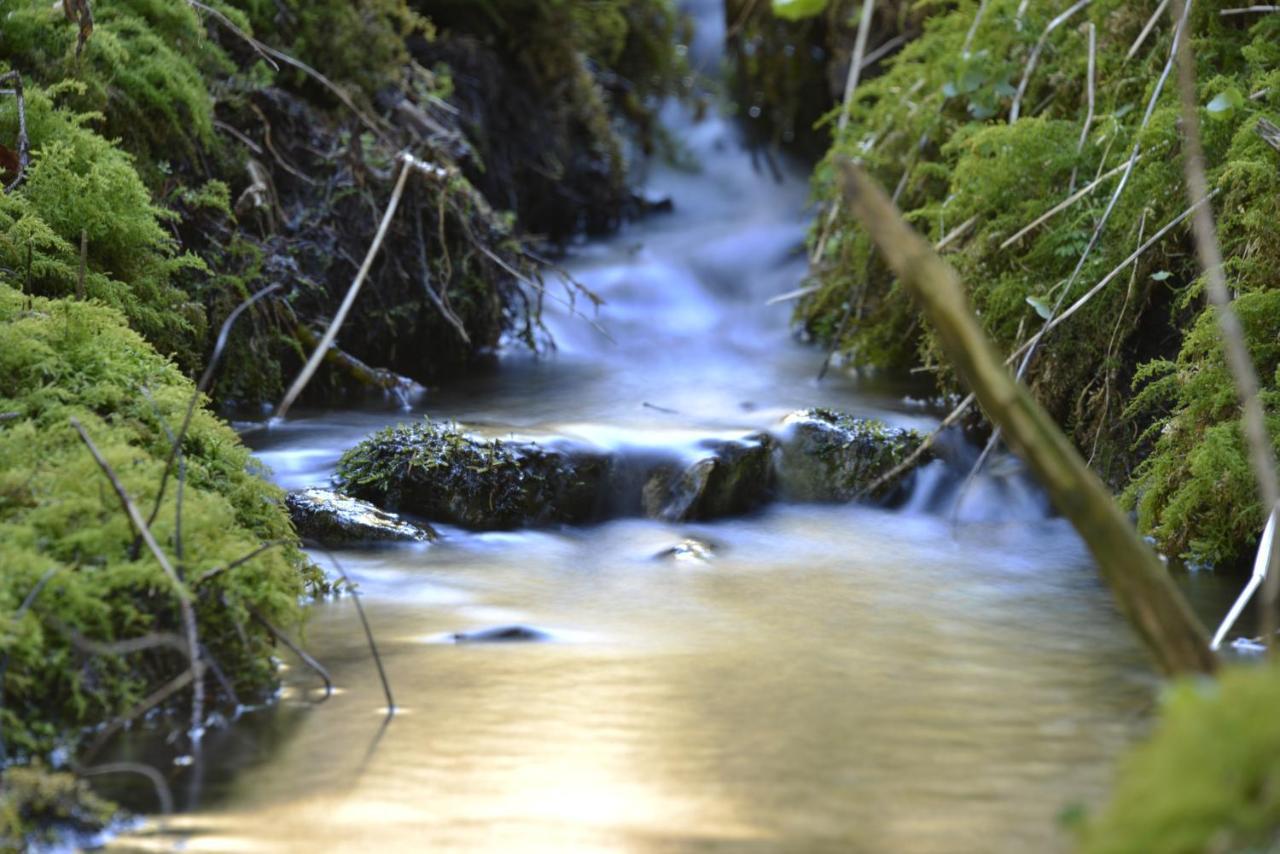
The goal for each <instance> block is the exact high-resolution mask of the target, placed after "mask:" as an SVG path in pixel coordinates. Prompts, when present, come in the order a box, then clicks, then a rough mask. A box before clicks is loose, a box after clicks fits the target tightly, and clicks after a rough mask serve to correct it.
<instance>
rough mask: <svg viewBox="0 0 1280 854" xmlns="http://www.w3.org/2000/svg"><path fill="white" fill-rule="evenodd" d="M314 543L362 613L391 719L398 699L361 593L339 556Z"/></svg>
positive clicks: (361, 616)
mask: <svg viewBox="0 0 1280 854" xmlns="http://www.w3.org/2000/svg"><path fill="white" fill-rule="evenodd" d="M314 545H316V546H318V547H319V548H320V550H321V551H323V552H324V553H325V554H326V555H327V556H328V558H329V560H330V561H331V562H332V563H333V568H334V569H336V570H337V571H338V576H339V577H340V578H341V579H342V581H343V583H344V584H346V585H347V590H349V591H351V598H352V600H354V601H355V603H356V613H357V614H359V615H360V625H362V626H364V636H365V638H366V639H368V641H369V651H370V652H371V653H373V663H374V664H376V665H377V666H378V678H379V679H381V680H382V692H383V693H384V694H385V695H386V697H387V718H388V719H390V718H392V717H394V716H395V713H396V701H395V698H394V697H392V696H391V683H390V682H389V681H387V671H386V670H385V669H384V668H383V667H382V656H381V655H380V654H379V653H378V644H377V642H376V641H374V639H373V629H372V628H370V627H369V618H368V617H366V616H365V613H364V606H363V605H361V604H360V593H359V592H358V591H357V590H356V587H355V585H354V584H352V583H351V579H350V578H348V577H347V571H346V570H345V569H343V568H342V564H341V563H339V562H338V558H337V557H335V556H334V554H333V552H331V551H329V550H328V549H326V548H325V547H324V546H322V545H320V544H319V543H315V544H314Z"/></svg>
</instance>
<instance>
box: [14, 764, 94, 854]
mask: <svg viewBox="0 0 1280 854" xmlns="http://www.w3.org/2000/svg"><path fill="white" fill-rule="evenodd" d="M115 812H116V811H115V807H114V806H112V805H111V804H109V803H107V802H106V801H104V800H102V799H101V798H99V797H97V796H96V795H94V794H93V792H92V791H90V790H89V787H88V785H87V784H86V783H85V782H84V781H83V780H80V779H77V778H76V777H75V775H73V774H68V773H65V772H53V771H47V770H45V769H43V768H41V767H38V766H33V767H26V768H17V767H14V768H6V769H5V770H4V771H0V849H3V850H5V851H26V850H29V849H37V850H39V849H44V848H46V847H53V846H68V845H74V846H75V847H77V848H79V847H80V846H81V845H84V846H85V847H89V845H90V844H92V843H93V842H94V840H95V838H97V837H99V836H100V835H101V834H102V832H103V831H104V830H106V828H107V825H108V824H109V823H110V822H111V820H112V819H113V818H114V816H115Z"/></svg>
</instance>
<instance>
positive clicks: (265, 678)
mask: <svg viewBox="0 0 1280 854" xmlns="http://www.w3.org/2000/svg"><path fill="white" fill-rule="evenodd" d="M193 391H194V389H193V387H192V384H191V383H190V382H189V381H188V380H186V379H185V378H183V376H182V375H181V373H180V372H179V371H178V370H177V368H176V367H175V366H174V365H173V363H172V362H170V361H168V360H167V359H165V358H164V357H162V356H160V355H158V354H157V353H156V352H155V351H154V350H153V349H151V348H150V347H149V346H148V345H147V344H146V343H145V342H144V341H143V340H142V338H141V337H140V336H139V335H138V334H137V333H135V332H133V331H131V330H129V329H128V328H127V327H126V326H125V324H124V320H123V318H122V317H121V315H120V314H119V313H118V312H116V311H114V310H112V309H109V308H106V307H104V306H102V305H101V304H98V303H88V302H83V303H82V302H77V301H74V300H66V299H61V300H48V299H44V298H40V297H29V296H25V295H23V294H22V293H20V292H19V291H17V290H16V289H14V288H12V287H11V286H9V285H5V284H0V416H2V417H0V567H3V572H0V658H2V659H3V660H4V661H5V662H6V663H7V667H6V668H5V669H4V682H3V697H2V699H3V707H2V708H0V733H2V734H3V737H4V746H5V747H6V749H7V752H8V756H9V757H10V758H13V757H14V756H23V755H26V756H30V755H36V754H40V753H43V752H45V751H48V750H50V749H51V748H52V747H54V746H55V745H57V744H62V745H65V746H69V747H72V748H74V747H75V745H76V744H77V742H78V739H79V737H80V733H81V732H82V728H84V727H89V726H93V725H96V724H101V723H103V722H105V721H108V720H110V719H111V718H113V717H114V716H116V715H119V714H122V713H124V712H125V711H126V710H127V709H129V708H130V707H131V706H133V705H134V704H135V703H137V702H138V701H139V700H140V699H142V698H143V697H144V696H146V695H147V694H149V693H151V692H152V691H154V690H155V689H156V688H158V687H160V685H162V684H163V683H164V682H165V681H167V680H169V679H172V678H173V677H175V676H176V675H178V674H180V673H182V672H183V671H184V670H185V669H186V666H187V665H186V662H185V659H184V657H183V656H181V655H179V654H177V653H176V652H174V651H172V650H169V649H167V648H157V649H150V650H146V651H142V652H138V653H132V654H126V655H99V654H94V653H91V652H88V651H86V649H85V648H84V647H83V646H80V647H78V646H77V645H76V644H75V643H73V638H74V637H76V636H81V637H83V638H85V639H87V640H89V641H91V642H101V643H112V642H115V641H120V640H129V639H134V638H138V637H141V636H143V635H147V634H149V633H156V632H169V633H174V632H178V631H180V628H181V622H180V616H179V608H178V598H177V595H176V594H177V591H175V590H174V588H173V585H172V584H171V583H170V582H169V580H168V579H167V577H166V576H165V574H164V573H163V572H162V570H161V568H160V566H159V565H158V564H157V562H156V560H155V559H154V558H153V557H152V556H151V555H150V553H149V552H148V551H147V550H146V549H145V548H144V549H138V543H137V534H136V531H135V530H134V529H133V526H132V524H131V523H130V521H129V519H128V517H127V516H126V515H125V513H124V512H123V510H122V508H121V505H120V501H119V499H118V498H117V496H116V494H115V492H114V490H113V488H112V485H111V483H110V482H109V481H108V480H107V479H106V478H105V477H104V475H103V473H102V472H101V471H100V470H99V468H98V466H97V464H96V463H95V462H94V459H93V457H92V456H91V455H90V453H89V451H88V450H87V448H86V447H85V445H84V444H83V443H82V442H81V440H80V438H79V436H78V434H77V432H76V431H75V430H74V429H73V427H72V424H71V419H72V418H73V417H74V418H76V419H77V420H78V421H79V422H80V423H81V424H83V426H84V428H85V430H86V431H87V433H88V434H89V436H90V437H91V438H92V440H93V442H94V443H95V445H96V446H97V447H98V449H99V450H100V451H101V453H102V455H103V456H104V457H105V458H106V460H107V462H108V463H109V464H110V466H111V467H112V469H113V470H114V472H115V474H116V475H117V476H118V478H119V480H120V482H121V483H122V484H123V486H124V488H125V489H126V490H127V491H128V493H129V495H130V496H131V497H132V499H133V501H134V502H135V503H136V505H137V506H138V507H139V508H140V510H141V512H143V513H144V514H146V515H150V513H151V510H152V508H153V507H154V506H155V504H156V499H157V494H158V489H159V486H160V483H161V480H162V476H163V472H164V469H165V463H166V459H167V457H168V455H169V451H170V446H171V445H170V440H169V438H168V437H169V431H176V430H178V429H179V425H180V424H181V422H182V419H183V415H184V413H185V411H186V407H187V403H188V400H189V399H190V397H191V395H192V393H193ZM181 460H182V466H181V472H182V477H181V488H179V483H178V479H177V478H176V477H171V478H170V481H169V484H168V488H167V490H166V492H165V495H164V498H163V500H162V501H161V502H160V503H159V508H158V511H157V512H156V514H155V519H154V522H153V524H152V531H153V533H154V535H155V537H156V539H157V541H158V542H159V543H160V544H161V546H162V547H163V548H165V549H166V550H167V551H168V553H169V554H170V556H171V558H172V560H173V562H174V563H175V565H176V566H177V567H178V568H179V571H181V572H183V573H184V575H185V578H186V587H187V589H188V590H190V591H191V593H192V595H193V597H194V602H195V606H196V614H197V619H198V623H199V633H200V639H201V643H202V644H203V646H204V647H205V649H206V650H207V652H208V655H209V656H210V658H212V659H213V660H216V661H217V663H218V664H219V665H220V669H221V670H222V672H223V673H225V674H226V675H227V676H228V678H229V679H230V681H231V683H232V684H233V685H234V687H235V691H236V692H237V693H238V694H239V696H240V698H241V699H247V698H252V697H263V696H266V695H268V694H269V692H270V691H271V689H272V687H273V686H274V684H275V667H274V665H273V664H272V662H271V652H272V642H271V639H270V637H269V635H267V633H266V632H265V631H264V630H263V629H261V628H260V627H258V626H257V625H256V624H255V623H254V622H253V620H252V619H251V618H250V609H256V610H257V611H258V612H260V613H262V614H263V615H265V616H266V617H267V618H268V619H270V620H271V621H273V622H275V623H276V624H277V625H291V624H295V623H296V622H297V621H298V619H299V616H300V610H299V600H300V597H301V596H302V595H303V593H304V591H305V580H306V578H307V572H309V571H310V570H305V569H304V567H305V566H306V564H305V562H304V560H303V559H302V557H301V555H300V554H299V552H298V551H297V549H296V546H295V543H296V538H295V536H294V534H293V530H292V527H291V526H290V523H289V519H288V515H287V514H286V512H285V509H284V507H283V501H282V496H281V494H280V492H279V490H277V489H276V488H275V487H273V486H271V485H270V484H268V483H267V482H266V481H265V480H264V479H262V477H261V476H260V473H259V472H258V471H257V470H256V469H255V467H254V465H253V464H252V462H251V459H250V457H249V452H248V450H247V449H246V448H245V447H244V446H243V445H242V444H241V443H240V442H239V440H238V439H237V438H236V436H235V434H234V433H233V432H232V431H231V430H230V428H228V427H227V426H226V425H225V424H223V423H221V422H220V421H218V420H217V419H216V418H215V417H214V416H213V415H211V414H210V413H209V412H208V410H207V409H205V408H204V406H199V407H197V409H196V411H195V413H194V417H193V418H192V421H191V426H190V429H189V430H188V432H187V434H186V438H185V440H184V442H183V445H182V457H181ZM174 474H175V475H176V474H177V472H176V471H175V472H174ZM179 496H180V498H179ZM179 500H180V501H181V518H179ZM268 542H279V543H280V544H281V545H280V547H277V548H273V549H268V550H266V551H263V552H262V553H260V554H258V555H256V556H254V557H252V558H251V559H249V560H247V561H245V562H244V563H243V564H240V565H238V566H236V567H235V568H234V569H231V570H228V571H224V572H220V573H216V574H213V575H211V576H209V577H207V578H202V576H204V575H205V574H206V573H209V572H210V571H211V570H215V569H217V568H218V567H225V566H226V565H228V564H229V563H231V562H233V561H236V560H238V559H240V558H243V557H245V556H247V555H249V554H250V553H252V552H254V551H255V550H256V549H258V548H260V547H261V546H262V545H263V544H264V543H268ZM209 692H210V696H211V697H220V695H219V694H217V688H216V686H215V685H214V683H212V682H211V683H210V685H209ZM226 699H227V698H225V697H221V698H220V700H219V702H226Z"/></svg>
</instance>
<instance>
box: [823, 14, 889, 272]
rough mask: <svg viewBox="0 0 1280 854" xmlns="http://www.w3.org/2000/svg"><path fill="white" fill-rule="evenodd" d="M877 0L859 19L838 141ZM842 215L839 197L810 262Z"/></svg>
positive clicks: (839, 122) (846, 119)
mask: <svg viewBox="0 0 1280 854" xmlns="http://www.w3.org/2000/svg"><path fill="white" fill-rule="evenodd" d="M875 6H876V4H875V0H863V3H862V16H861V17H860V18H859V19H858V34H857V36H855V37H854V42H853V57H852V59H850V60H849V76H848V77H846V78H845V81H844V98H842V99H841V102H840V118H839V119H838V120H837V121H836V137H835V138H836V141H839V140H841V139H843V138H844V133H845V130H846V129H847V128H848V127H849V112H850V111H851V110H852V108H853V93H854V92H855V91H857V89H858V79H859V76H860V75H861V74H862V56H863V54H864V53H865V52H866V49H867V36H868V35H869V34H870V33H871V16H872V15H873V14H874V13H875ZM839 215H840V200H839V199H837V200H836V202H835V204H833V205H832V206H831V209H830V210H828V211H827V219H826V221H825V222H824V223H823V224H822V233H821V235H819V237H818V241H817V243H815V244H814V248H813V255H811V256H810V258H809V261H810V263H815V262H816V261H817V260H818V259H819V258H821V257H822V253H823V250H825V249H826V246H827V238H828V237H829V236H830V235H831V229H832V227H833V226H834V225H835V222H836V217H837V216H839Z"/></svg>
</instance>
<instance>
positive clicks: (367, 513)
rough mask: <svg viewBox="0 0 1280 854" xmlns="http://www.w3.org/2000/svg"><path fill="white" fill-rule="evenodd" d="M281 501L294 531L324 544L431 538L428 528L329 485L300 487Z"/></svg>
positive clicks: (432, 537)
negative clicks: (291, 519)
mask: <svg viewBox="0 0 1280 854" xmlns="http://www.w3.org/2000/svg"><path fill="white" fill-rule="evenodd" d="M285 505H286V506H287V507H288V508H289V515H290V516H291V517H292V518H293V524H294V527H295V528H297V530H298V535H299V536H300V537H303V538H304V539H310V540H317V541H319V542H320V543H323V544H324V545H346V544H349V543H361V542H413V543H422V542H433V541H435V540H436V539H437V534H436V532H435V531H433V530H431V529H430V528H424V527H419V526H417V525H411V524H409V523H408V522H405V521H403V520H402V519H400V517H398V516H396V515H394V514H392V513H387V512H386V511H384V510H380V509H378V508H377V507H375V506H374V505H372V504H370V503H369V502H368V501H361V500H360V499H358V498H352V497H350V496H348V495H343V494H342V493H340V492H334V491H333V490H331V489H300V490H297V491H296V492H290V493H289V494H288V495H287V496H285Z"/></svg>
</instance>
